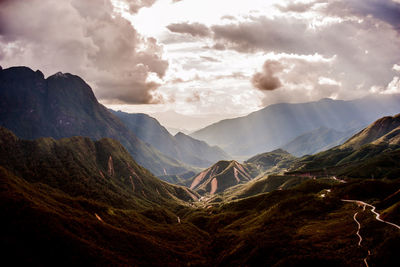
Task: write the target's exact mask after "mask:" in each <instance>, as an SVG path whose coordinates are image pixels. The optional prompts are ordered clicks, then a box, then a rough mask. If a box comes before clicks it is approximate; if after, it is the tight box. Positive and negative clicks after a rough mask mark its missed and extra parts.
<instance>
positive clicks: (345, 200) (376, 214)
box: [342, 199, 400, 267]
mask: <svg viewBox="0 0 400 267" xmlns="http://www.w3.org/2000/svg"><path fill="white" fill-rule="evenodd" d="M342 201H344V202H350V203H355V204H357V205H358V206H362V207H363V212H364V211H365V210H366V207H370V208H371V212H372V213H373V214H375V219H376V220H377V221H380V222H383V223H386V224H388V225H390V226H393V227H396V228H397V229H399V230H400V226H399V225H397V224H395V223H392V222H388V221H385V220H383V219H381V218H380V216H381V215H380V214H379V213H378V212H376V211H375V210H376V207H375V206H373V205H371V204H368V203H365V202H363V201H361V200H350V199H342ZM358 213H359V212H358V211H357V212H356V213H355V214H354V216H353V219H354V221H355V222H356V223H357V226H358V228H357V232H356V234H357V236H358V238H359V241H358V246H359V247H361V242H362V240H363V238H362V236H361V234H360V229H361V224H360V222H359V221H358V220H357V215H358ZM370 255H371V251H370V250H368V255H367V256H366V257H365V258H364V264H365V266H366V267H369V265H368V261H367V258H368V256H370Z"/></svg>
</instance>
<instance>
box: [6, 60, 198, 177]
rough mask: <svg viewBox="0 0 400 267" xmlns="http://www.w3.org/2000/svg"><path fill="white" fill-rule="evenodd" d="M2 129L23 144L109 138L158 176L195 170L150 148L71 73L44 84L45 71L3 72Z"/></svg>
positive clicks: (24, 69)
mask: <svg viewBox="0 0 400 267" xmlns="http://www.w3.org/2000/svg"><path fill="white" fill-rule="evenodd" d="M0 126H3V127H6V128H8V129H10V130H12V131H13V132H14V133H15V134H16V135H17V136H18V137H20V138H24V139H35V138H39V137H53V138H56V139H59V138H63V137H72V136H86V137H90V138H92V139H93V140H97V139H100V138H104V137H109V138H113V139H115V140H118V141H120V142H121V144H123V146H124V147H125V148H126V149H127V150H128V151H129V153H131V155H132V156H133V157H134V158H135V160H137V162H139V164H141V165H143V166H144V167H146V168H148V169H149V170H150V171H151V172H153V173H154V174H156V175H162V174H165V173H169V174H176V173H182V172H186V171H188V170H191V168H190V167H189V166H187V165H185V164H183V163H182V162H180V161H178V160H176V159H175V158H171V157H168V156H166V155H164V154H162V153H161V152H160V151H158V150H157V149H155V148H154V147H153V146H151V145H148V144H145V142H143V141H142V140H140V139H139V138H138V137H137V136H136V135H135V133H134V132H132V131H130V130H129V128H128V127H127V126H126V125H125V124H124V123H123V122H121V121H120V120H119V119H118V118H117V117H116V116H115V115H113V114H112V113H111V112H110V111H109V110H108V109H107V108H105V107H104V106H103V105H101V104H100V103H99V102H98V101H97V99H96V97H95V95H94V94H93V92H92V89H91V88H90V87H89V85H88V84H86V83H85V82H84V81H83V80H82V79H81V78H80V77H78V76H75V75H72V74H68V73H66V74H64V73H57V74H55V75H52V76H50V77H48V78H47V79H45V78H44V76H43V74H42V73H41V72H40V71H36V72H34V71H33V70H31V69H29V68H26V67H12V68H8V69H4V70H1V71H0Z"/></svg>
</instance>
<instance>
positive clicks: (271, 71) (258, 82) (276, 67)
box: [251, 60, 282, 91]
mask: <svg viewBox="0 0 400 267" xmlns="http://www.w3.org/2000/svg"><path fill="white" fill-rule="evenodd" d="M281 70H282V65H281V64H280V63H279V62H278V61H272V60H267V61H265V63H264V65H263V69H262V71H261V72H257V73H255V74H254V75H253V77H252V78H251V83H252V84H253V86H254V87H256V88H258V89H260V90H264V91H272V90H275V89H278V88H279V87H281V86H282V83H281V81H280V80H279V78H278V77H276V76H275V74H276V72H279V71H281Z"/></svg>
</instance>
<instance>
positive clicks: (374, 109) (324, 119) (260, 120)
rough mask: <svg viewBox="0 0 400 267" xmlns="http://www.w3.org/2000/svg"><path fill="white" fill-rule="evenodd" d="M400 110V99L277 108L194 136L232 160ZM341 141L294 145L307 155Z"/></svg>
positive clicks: (343, 129)
mask: <svg viewBox="0 0 400 267" xmlns="http://www.w3.org/2000/svg"><path fill="white" fill-rule="evenodd" d="M399 107H400V95H390V96H388V95H381V96H374V97H366V98H363V99H358V100H351V101H343V100H332V99H322V100H320V101H317V102H309V103H300V104H288V103H283V104H274V105H270V106H268V107H266V108H264V109H261V110H259V111H256V112H253V113H251V114H249V115H247V116H244V117H240V118H236V119H229V120H223V121H220V122H218V123H215V124H213V125H210V126H208V127H205V128H203V129H201V130H198V131H196V132H194V133H192V134H191V136H192V137H194V138H197V139H200V140H204V141H206V142H207V143H208V144H211V145H218V146H220V147H221V148H222V149H224V150H225V151H226V152H228V153H229V154H230V155H232V156H242V157H243V156H246V157H249V156H252V155H254V154H258V153H263V152H265V151H271V150H274V149H277V148H281V147H282V148H286V149H288V148H290V149H292V147H293V143H291V142H297V141H294V139H295V138H297V137H299V136H301V135H304V134H306V133H308V132H311V131H315V130H317V129H318V128H321V127H325V128H329V129H332V130H334V131H339V132H344V133H346V132H349V131H350V132H351V131H355V130H357V129H361V128H364V127H365V126H367V125H368V124H370V123H372V122H373V121H375V120H376V119H378V118H380V117H382V116H387V115H394V114H397V113H398V112H399ZM344 135H346V134H344ZM333 137H335V138H333ZM336 138H337V139H336ZM341 139H343V135H341V134H333V135H332V134H331V135H330V137H328V138H326V142H325V141H324V140H323V138H322V139H321V140H319V142H318V144H317V145H316V146H315V147H312V148H311V149H306V151H301V150H300V151H299V150H298V147H299V146H297V145H294V148H293V151H294V152H295V154H297V155H301V154H303V155H304V154H307V153H312V152H314V151H318V150H319V149H321V148H323V147H329V146H330V145H331V144H333V143H335V142H338V141H339V140H341ZM322 141H324V142H322ZM296 147H297V148H296ZM304 152H306V153H304Z"/></svg>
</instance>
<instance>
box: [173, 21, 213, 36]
mask: <svg viewBox="0 0 400 267" xmlns="http://www.w3.org/2000/svg"><path fill="white" fill-rule="evenodd" d="M167 29H168V30H170V31H171V32H175V33H185V34H190V35H192V36H198V37H208V36H210V35H211V31H210V29H209V28H208V27H207V26H206V25H204V24H201V23H187V22H182V23H174V24H170V25H168V26H167Z"/></svg>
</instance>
